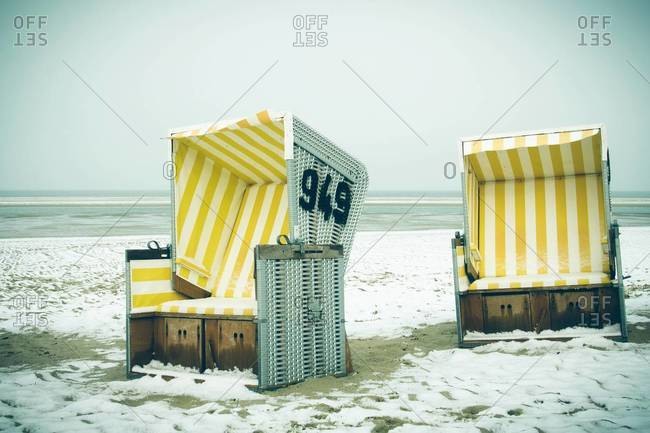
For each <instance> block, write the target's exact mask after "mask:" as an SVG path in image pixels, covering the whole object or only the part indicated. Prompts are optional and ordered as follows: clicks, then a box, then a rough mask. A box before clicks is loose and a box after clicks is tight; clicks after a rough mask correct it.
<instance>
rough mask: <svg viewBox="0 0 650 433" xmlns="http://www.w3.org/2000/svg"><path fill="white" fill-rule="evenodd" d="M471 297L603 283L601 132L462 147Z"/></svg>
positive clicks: (604, 229)
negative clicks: (481, 292)
mask: <svg viewBox="0 0 650 433" xmlns="http://www.w3.org/2000/svg"><path fill="white" fill-rule="evenodd" d="M462 148H463V155H464V158H463V159H464V166H465V172H466V174H465V182H466V183H465V193H466V197H465V200H466V203H467V210H466V211H467V230H466V232H467V233H466V234H465V238H466V242H467V244H468V245H469V251H468V253H467V255H466V258H465V260H469V263H470V264H471V265H472V268H473V269H475V270H477V272H478V279H477V280H476V281H473V282H472V284H471V285H470V289H491V288H519V287H551V286H566V285H582V284H602V283H604V282H609V277H608V276H607V273H608V272H609V258H608V251H609V248H608V238H607V220H606V213H605V212H608V209H609V204H608V203H606V202H605V193H604V191H603V177H602V173H603V164H602V158H603V150H602V148H603V143H602V133H601V130H600V129H580V130H574V131H565V132H557V133H548V134H530V135H526V134H524V135H521V136H513V137H503V138H494V139H489V140H475V141H465V142H463V143H462Z"/></svg>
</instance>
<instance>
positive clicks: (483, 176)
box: [462, 128, 603, 181]
mask: <svg viewBox="0 0 650 433" xmlns="http://www.w3.org/2000/svg"><path fill="white" fill-rule="evenodd" d="M602 147H603V145H602V134H601V129H599V128H589V129H578V130H569V131H562V132H552V133H542V134H530V135H518V136H510V137H496V138H490V139H478V140H468V141H463V142H462V152H463V156H464V160H465V161H464V165H465V168H466V169H467V170H469V169H471V170H472V171H473V172H474V173H475V175H476V177H477V179H478V180H479V181H494V180H506V179H530V178H540V177H550V176H571V175H579V174H591V173H600V172H601V171H602V165H601V163H602V159H603V149H602Z"/></svg>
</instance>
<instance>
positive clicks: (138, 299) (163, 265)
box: [129, 259, 186, 313]
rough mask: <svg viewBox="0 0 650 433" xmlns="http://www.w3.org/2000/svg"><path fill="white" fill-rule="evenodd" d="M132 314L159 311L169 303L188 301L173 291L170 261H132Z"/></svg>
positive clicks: (130, 263)
mask: <svg viewBox="0 0 650 433" xmlns="http://www.w3.org/2000/svg"><path fill="white" fill-rule="evenodd" d="M129 266H130V279H131V281H130V283H131V313H149V312H154V311H158V306H159V305H160V304H161V303H163V302H167V301H176V300H181V299H186V297H185V296H183V295H181V294H180V293H178V292H175V291H174V289H172V283H171V278H172V273H171V272H172V268H171V260H170V259H156V260H131V261H130V262H129Z"/></svg>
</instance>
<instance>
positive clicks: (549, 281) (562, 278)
mask: <svg viewBox="0 0 650 433" xmlns="http://www.w3.org/2000/svg"><path fill="white" fill-rule="evenodd" d="M610 281H611V279H610V278H609V276H608V275H607V274H604V273H601V272H578V273H573V274H538V275H517V276H506V277H484V278H479V279H478V280H475V281H474V282H473V283H472V284H470V286H469V289H470V290H486V289H518V288H530V287H563V286H584V285H588V284H607V283H609V282H610ZM180 302H186V301H180Z"/></svg>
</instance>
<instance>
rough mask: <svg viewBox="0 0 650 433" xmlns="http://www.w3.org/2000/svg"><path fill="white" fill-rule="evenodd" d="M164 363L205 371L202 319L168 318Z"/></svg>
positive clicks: (165, 331) (161, 359)
mask: <svg viewBox="0 0 650 433" xmlns="http://www.w3.org/2000/svg"><path fill="white" fill-rule="evenodd" d="M164 320H165V327H164V336H163V339H164V342H163V349H162V350H163V354H162V356H160V359H159V358H158V357H157V359H159V360H160V361H162V362H170V363H172V364H175V365H178V364H180V365H183V366H185V367H193V368H197V369H199V370H203V346H202V342H203V326H202V321H201V319H184V318H171V317H167V318H165V319H164Z"/></svg>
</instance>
